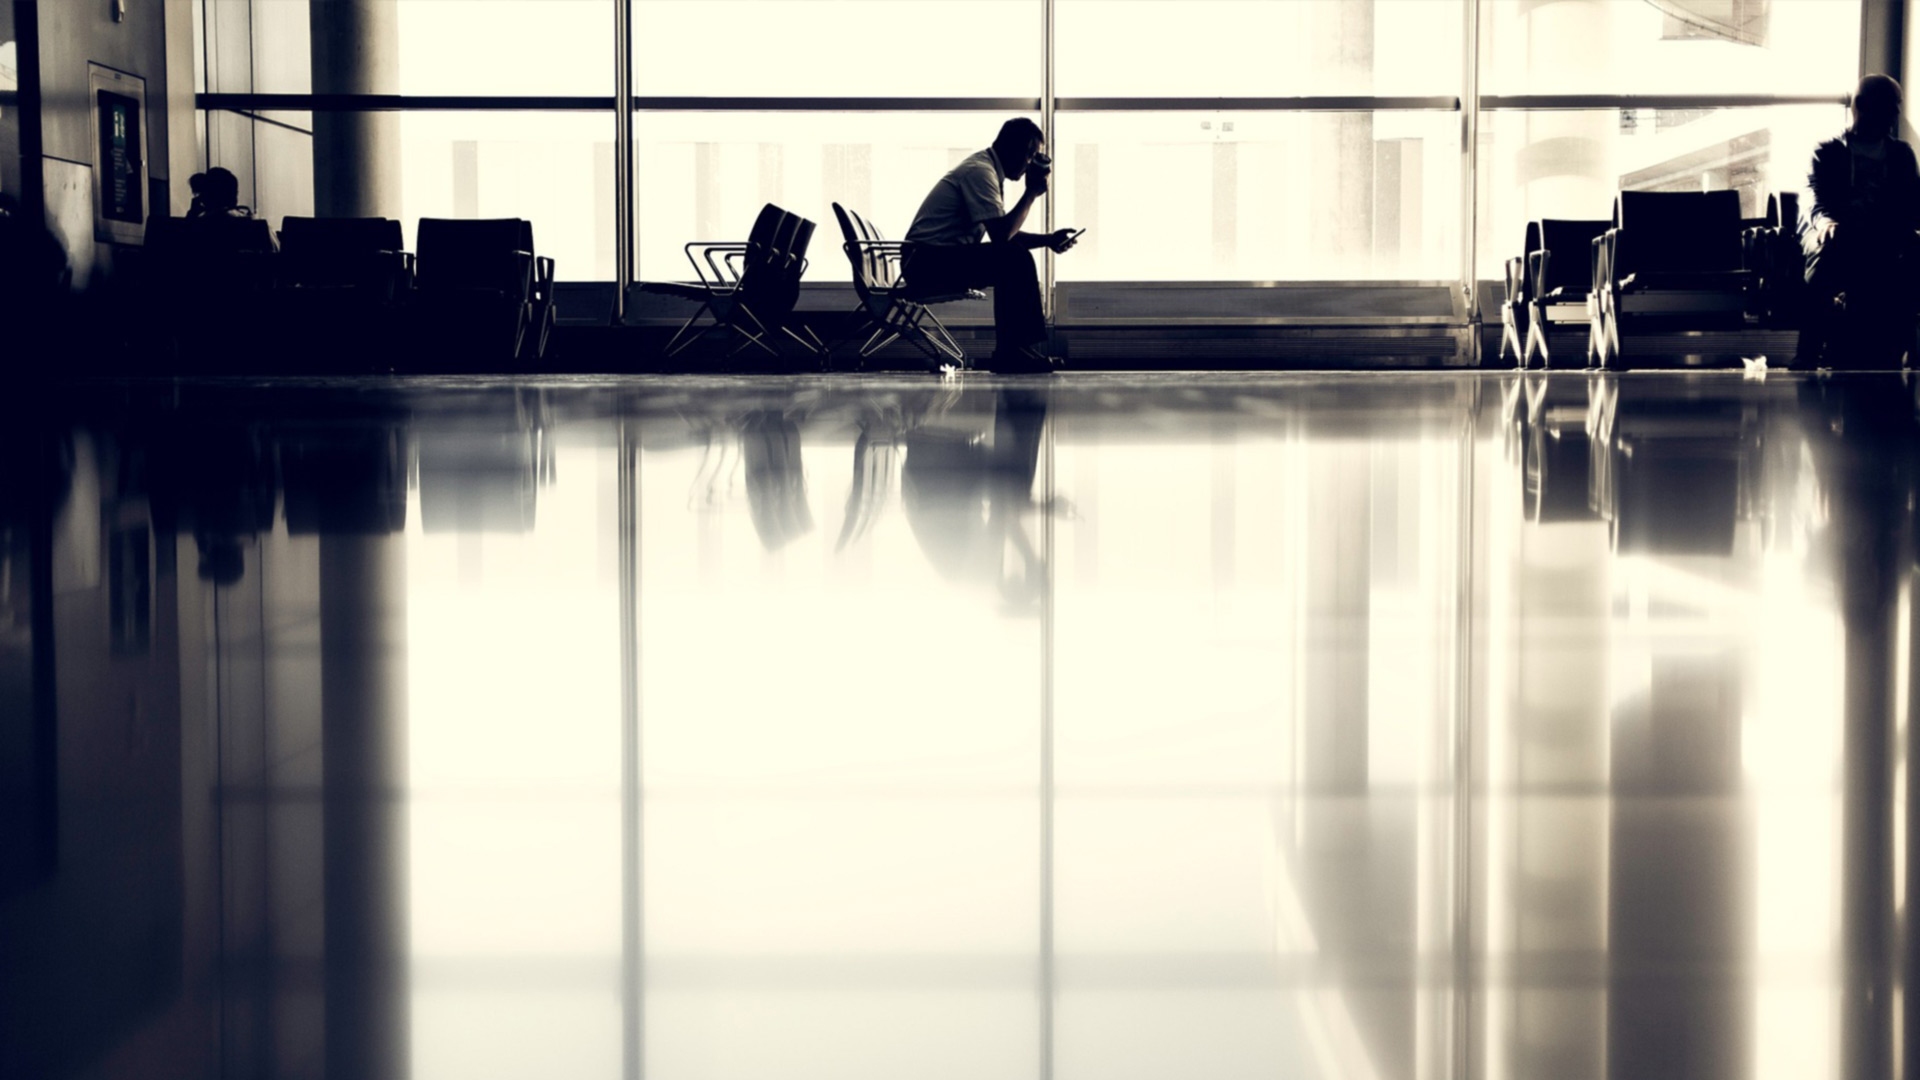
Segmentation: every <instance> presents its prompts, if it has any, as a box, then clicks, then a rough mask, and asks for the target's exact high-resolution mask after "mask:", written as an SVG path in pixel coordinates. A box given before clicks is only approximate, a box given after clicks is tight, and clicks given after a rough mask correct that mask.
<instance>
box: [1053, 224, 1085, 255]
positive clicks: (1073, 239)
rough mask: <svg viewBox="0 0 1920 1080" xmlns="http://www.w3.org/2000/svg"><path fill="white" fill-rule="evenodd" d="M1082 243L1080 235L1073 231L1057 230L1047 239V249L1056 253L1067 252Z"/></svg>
mask: <svg viewBox="0 0 1920 1080" xmlns="http://www.w3.org/2000/svg"><path fill="white" fill-rule="evenodd" d="M1079 242H1080V234H1079V233H1077V232H1075V231H1074V230H1072V229H1055V230H1054V231H1053V232H1052V233H1051V234H1050V235H1048V237H1047V247H1049V248H1052V249H1053V250H1054V251H1055V252H1061V251H1067V250H1069V249H1071V248H1072V247H1073V245H1075V244H1077V243H1079Z"/></svg>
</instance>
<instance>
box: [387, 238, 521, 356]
mask: <svg viewBox="0 0 1920 1080" xmlns="http://www.w3.org/2000/svg"><path fill="white" fill-rule="evenodd" d="M417 246H418V248H419V252H418V255H417V256H416V257H415V277H414V285H415V288H414V296H413V306H414V311H415V323H414V325H415V329H416V331H417V332H421V333H423V334H424V336H425V337H426V340H424V341H422V342H420V343H419V344H420V345H422V346H424V347H426V348H428V349H434V350H451V349H468V350H472V351H473V352H475V353H477V354H479V355H482V356H490V357H493V358H495V359H507V360H511V359H514V358H521V359H525V360H538V359H539V358H540V357H541V356H542V355H543V353H544V351H545V349H546V337H547V332H548V330H549V329H550V328H551V327H552V325H553V260H552V259H546V258H540V257H539V256H536V255H535V254H534V249H533V225H532V223H530V222H528V221H525V220H523V219H521V218H489V219H479V220H453V219H448V218H421V219H420V231H419V233H418V238H417Z"/></svg>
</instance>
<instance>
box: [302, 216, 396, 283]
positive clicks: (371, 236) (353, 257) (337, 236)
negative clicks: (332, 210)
mask: <svg viewBox="0 0 1920 1080" xmlns="http://www.w3.org/2000/svg"><path fill="white" fill-rule="evenodd" d="M406 246H407V243H406V239H405V237H404V236H403V235H402V234H401V229H400V223H399V222H398V221H395V220H393V219H392V218H311V217H289V218H286V219H284V220H282V221H281V223H280V261H279V267H278V270H279V273H278V280H279V284H280V287H281V288H285V289H298V290H310V291H313V292H327V293H336V292H337V293H352V294H354V298H355V299H356V300H359V301H361V302H368V303H382V304H388V303H392V302H393V301H394V300H396V299H398V298H400V297H402V296H404V295H405V293H406V291H407V290H408V289H410V288H412V287H413V255H412V254H410V253H409V252H408V251H407V250H406Z"/></svg>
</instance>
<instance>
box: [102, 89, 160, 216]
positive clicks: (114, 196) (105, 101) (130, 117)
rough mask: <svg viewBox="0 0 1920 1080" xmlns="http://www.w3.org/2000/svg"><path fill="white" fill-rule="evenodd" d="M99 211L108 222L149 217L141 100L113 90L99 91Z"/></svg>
mask: <svg viewBox="0 0 1920 1080" xmlns="http://www.w3.org/2000/svg"><path fill="white" fill-rule="evenodd" d="M96 107H97V108H98V109H99V110H100V115H99V116H98V117H96V118H95V122H96V123H97V124H98V126H99V128H100V158H99V161H100V168H101V170H102V174H101V179H100V183H101V188H100V213H101V216H103V217H105V218H106V219H107V220H109V221H131V222H133V223H135V224H139V223H140V222H143V221H145V220H147V214H146V209H147V193H146V191H145V190H143V189H144V188H145V187H146V186H147V182H146V180H145V178H143V177H142V176H141V169H140V145H141V143H140V103H139V102H137V101H135V100H133V99H132V98H130V97H127V96H126V95H124V94H116V93H114V92H113V91H111V90H102V91H100V94H99V97H98V99H97V104H96Z"/></svg>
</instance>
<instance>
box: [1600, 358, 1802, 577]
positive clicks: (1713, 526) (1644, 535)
mask: <svg viewBox="0 0 1920 1080" xmlns="http://www.w3.org/2000/svg"><path fill="white" fill-rule="evenodd" d="M1589 394H1590V398H1589V402H1588V410H1587V431H1588V436H1589V438H1590V439H1591V442H1590V444H1589V446H1590V449H1591V455H1590V459H1589V460H1590V474H1589V478H1588V485H1589V501H1590V502H1591V504H1592V505H1593V507H1594V508H1595V509H1597V510H1598V511H1599V512H1600V513H1601V515H1602V516H1603V517H1605V518H1606V519H1607V520H1608V521H1609V522H1611V525H1612V529H1611V531H1612V537H1613V546H1614V548H1615V550H1617V551H1619V552H1622V553H1629V552H1632V553H1648V554H1658V555H1726V554H1729V553H1730V552H1732V550H1733V543H1734V535H1735V525H1736V524H1737V522H1738V520H1739V518H1740V517H1742V516H1743V515H1746V514H1748V513H1750V512H1751V507H1752V504H1753V503H1754V497H1753V494H1752V491H1753V486H1754V477H1755V476H1756V475H1757V474H1758V471H1759V469H1760V467H1761V463H1762V460H1763V449H1764V448H1763V446H1762V443H1761V439H1760V431H1759V427H1758V424H1757V417H1756V416H1755V412H1754V410H1753V408H1752V407H1750V406H1747V405H1743V404H1742V403H1740V402H1738V401H1728V400H1725V399H1716V398H1713V397H1708V396H1706V395H1704V394H1702V395H1698V396H1686V395H1681V396H1667V395H1659V394H1643V395H1641V396H1639V397H1637V398H1633V399H1628V400H1623V393H1622V386H1621V384H1619V383H1618V382H1615V381H1613V380H1610V379H1609V380H1607V381H1605V382H1595V383H1592V384H1590V385H1589Z"/></svg>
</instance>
